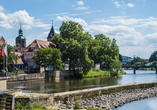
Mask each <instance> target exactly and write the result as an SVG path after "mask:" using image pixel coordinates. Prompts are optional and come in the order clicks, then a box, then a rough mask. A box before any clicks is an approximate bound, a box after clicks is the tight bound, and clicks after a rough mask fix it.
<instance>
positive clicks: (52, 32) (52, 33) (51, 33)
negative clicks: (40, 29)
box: [47, 21, 55, 42]
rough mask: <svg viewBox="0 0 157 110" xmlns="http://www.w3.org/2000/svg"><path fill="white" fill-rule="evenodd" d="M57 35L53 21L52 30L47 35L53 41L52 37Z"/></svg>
mask: <svg viewBox="0 0 157 110" xmlns="http://www.w3.org/2000/svg"><path fill="white" fill-rule="evenodd" d="M54 35H55V31H54V28H53V21H52V27H51V30H50V32H49V34H48V36H47V41H50V42H51V39H52V37H53V36H54Z"/></svg>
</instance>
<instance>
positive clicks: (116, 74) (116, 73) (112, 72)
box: [110, 71, 118, 76]
mask: <svg viewBox="0 0 157 110" xmlns="http://www.w3.org/2000/svg"><path fill="white" fill-rule="evenodd" d="M110 75H111V76H118V72H116V71H111V72H110Z"/></svg>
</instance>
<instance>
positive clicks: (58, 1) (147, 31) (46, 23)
mask: <svg viewBox="0 0 157 110" xmlns="http://www.w3.org/2000/svg"><path fill="white" fill-rule="evenodd" d="M156 10H157V1H156V0H123V1H121V0H81V1H80V0H1V1H0V36H1V35H3V37H4V38H5V39H6V41H7V43H9V44H11V45H12V46H14V45H15V39H16V37H17V36H18V30H19V28H20V22H21V24H22V29H23V33H24V36H25V37H26V40H27V41H26V42H27V45H29V44H30V43H31V42H32V41H33V40H35V39H39V40H45V41H46V38H47V36H48V33H49V30H50V28H51V26H52V20H53V26H54V29H55V31H56V33H59V27H60V26H61V24H62V22H63V21H69V20H72V21H75V22H78V23H80V24H81V25H82V26H83V28H84V31H85V32H89V33H90V34H91V35H92V36H93V37H94V35H96V34H100V33H102V34H104V35H106V36H107V37H110V38H111V39H112V38H115V39H116V40H117V44H118V46H119V49H120V53H121V54H122V55H125V56H130V57H133V56H134V55H135V56H139V57H142V58H149V57H150V55H151V53H152V52H154V51H156V50H157V14H156Z"/></svg>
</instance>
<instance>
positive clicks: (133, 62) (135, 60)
mask: <svg viewBox="0 0 157 110" xmlns="http://www.w3.org/2000/svg"><path fill="white" fill-rule="evenodd" d="M147 63H148V59H143V58H140V57H135V58H133V60H131V62H128V63H127V65H144V64H147Z"/></svg>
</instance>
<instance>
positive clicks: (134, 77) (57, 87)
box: [7, 70, 157, 110]
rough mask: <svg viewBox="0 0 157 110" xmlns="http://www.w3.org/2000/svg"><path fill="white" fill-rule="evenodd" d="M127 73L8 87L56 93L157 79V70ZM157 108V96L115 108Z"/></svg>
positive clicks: (26, 91)
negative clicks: (156, 72)
mask: <svg viewBox="0 0 157 110" xmlns="http://www.w3.org/2000/svg"><path fill="white" fill-rule="evenodd" d="M125 72H126V73H127V74H126V75H120V76H119V77H118V78H114V77H98V78H87V79H68V80H60V81H34V82H23V83H15V84H7V89H22V92H23V93H30V92H31V93H32V92H36V93H56V92H65V91H72V90H79V89H85V88H94V87H100V86H111V85H120V84H130V83H141V82H153V81H157V74H155V71H149V70H147V71H145V70H137V71H136V74H133V70H125ZM129 109H130V110H157V98H149V99H145V100H142V101H135V102H132V103H129V104H125V105H124V106H122V107H118V108H116V109H115V110H129Z"/></svg>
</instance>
